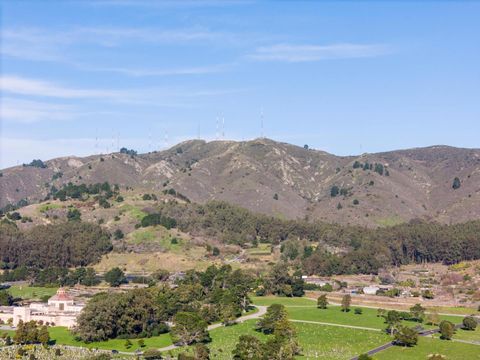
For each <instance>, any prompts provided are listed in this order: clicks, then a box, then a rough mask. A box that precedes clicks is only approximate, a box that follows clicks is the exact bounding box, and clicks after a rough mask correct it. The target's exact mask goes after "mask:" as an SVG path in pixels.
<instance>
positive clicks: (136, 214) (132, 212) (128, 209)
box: [120, 204, 147, 222]
mask: <svg viewBox="0 0 480 360" xmlns="http://www.w3.org/2000/svg"><path fill="white" fill-rule="evenodd" d="M120 213H121V214H124V213H126V214H128V216H130V217H131V218H132V219H134V220H138V221H139V222H140V221H141V220H142V219H143V217H144V216H145V215H147V213H146V212H145V211H142V210H140V209H139V208H138V207H137V206H135V205H131V204H123V205H122V206H120Z"/></svg>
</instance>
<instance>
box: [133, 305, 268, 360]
mask: <svg viewBox="0 0 480 360" xmlns="http://www.w3.org/2000/svg"><path fill="white" fill-rule="evenodd" d="M253 306H254V307H256V308H257V309H258V311H257V312H255V313H253V314H248V315H244V316H240V317H239V318H237V320H236V322H237V323H242V322H244V321H247V320H254V319H258V318H261V317H262V316H263V315H265V313H266V312H267V307H266V306H260V305H253ZM222 326H224V325H223V324H222V323H216V324H212V325H209V326H208V328H207V329H208V331H210V330H213V329H218V328H219V327H222ZM179 347H181V346H178V345H175V344H173V345H169V346H165V347H163V348H158V349H157V350H159V351H169V350H173V349H176V348H179ZM130 354H131V353H130Z"/></svg>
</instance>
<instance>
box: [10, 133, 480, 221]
mask: <svg viewBox="0 0 480 360" xmlns="http://www.w3.org/2000/svg"><path fill="white" fill-rule="evenodd" d="M35 165H37V166H16V167H11V168H8V169H4V170H2V171H1V174H2V176H1V177H0V187H1V191H0V207H4V206H6V205H8V204H17V203H18V202H19V201H22V200H27V202H28V203H35V202H40V201H42V200H43V199H44V198H45V197H46V196H47V195H48V193H49V191H50V189H51V187H52V186H54V187H55V188H57V189H59V188H61V187H62V185H63V184H67V183H69V182H71V183H74V184H82V183H85V184H92V183H101V182H104V181H108V182H109V183H110V184H118V185H120V187H122V188H125V187H128V188H130V189H131V188H133V189H134V190H135V191H138V192H149V193H157V194H159V193H161V192H162V191H163V190H166V189H174V190H175V191H176V192H177V193H180V194H182V196H184V197H185V198H187V199H188V200H190V201H192V202H196V203H205V202H207V201H210V200H224V201H227V202H230V203H233V204H236V205H239V206H241V207H244V208H247V209H249V210H252V211H254V212H259V213H265V214H269V215H274V216H277V217H281V218H286V219H316V220H322V221H327V222H338V223H342V224H359V225H366V226H388V225H393V224H397V223H401V222H405V221H408V220H411V219H414V218H421V219H425V220H429V221H439V222H442V223H455V222H463V221H466V220H471V219H477V218H478V217H479V216H480V149H462V148H454V147H448V146H432V147H427V148H415V149H408V150H398V151H390V152H383V153H375V154H362V155H360V156H336V155H332V154H329V153H326V152H323V151H318V150H313V149H308V148H303V147H298V146H294V145H290V144H286V143H280V142H276V141H273V140H270V139H263V138H262V139H256V140H252V141H245V142H235V141H212V142H205V141H201V140H191V141H186V142H183V143H180V144H178V145H175V146H173V147H172V148H170V149H168V150H164V151H158V152H151V153H147V154H138V155H133V154H128V153H112V154H104V155H92V156H88V157H83V158H80V157H62V158H57V159H52V160H48V161H45V162H44V163H43V166H44V167H42V166H38V164H35ZM455 178H458V180H459V184H458V185H460V186H459V187H458V186H457V187H458V188H456V189H454V188H453V186H452V185H453V182H454V179H455ZM22 202H24V201H22Z"/></svg>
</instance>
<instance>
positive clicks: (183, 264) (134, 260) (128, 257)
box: [93, 252, 209, 272]
mask: <svg viewBox="0 0 480 360" xmlns="http://www.w3.org/2000/svg"><path fill="white" fill-rule="evenodd" d="M208 265H209V263H208V262H201V261H198V260H195V259H192V258H190V257H187V256H184V255H181V254H174V253H162V252H156V253H145V254H143V253H141V254H140V253H110V254H107V255H104V256H103V257H102V259H101V261H100V262H99V263H98V264H95V265H94V266H93V268H94V269H95V270H97V271H100V272H105V271H108V270H110V269H111V268H113V267H116V266H118V267H119V268H121V269H127V271H129V272H142V271H147V272H151V271H155V270H157V269H169V270H170V271H185V270H189V269H198V270H201V269H205V268H207V267H208Z"/></svg>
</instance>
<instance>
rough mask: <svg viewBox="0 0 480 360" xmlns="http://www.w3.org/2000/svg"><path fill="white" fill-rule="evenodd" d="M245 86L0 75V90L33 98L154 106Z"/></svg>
mask: <svg viewBox="0 0 480 360" xmlns="http://www.w3.org/2000/svg"><path fill="white" fill-rule="evenodd" d="M244 90H245V89H181V88H160V87H151V88H137V89H97V88H75V87H68V86H63V85H60V84H56V83H53V82H50V81H45V80H39V79H30V78H24V77H20V76H13V75H5V76H0V91H1V92H2V93H4V94H5V93H6V94H16V95H24V96H30V97H34V98H58V99H70V100H73V99H87V100H96V101H100V102H105V101H108V102H118V103H125V104H130V105H152V106H156V107H191V106H194V104H193V103H192V101H193V100H194V99H195V98H202V97H209V96H221V95H227V94H232V93H238V92H242V91H244Z"/></svg>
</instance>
